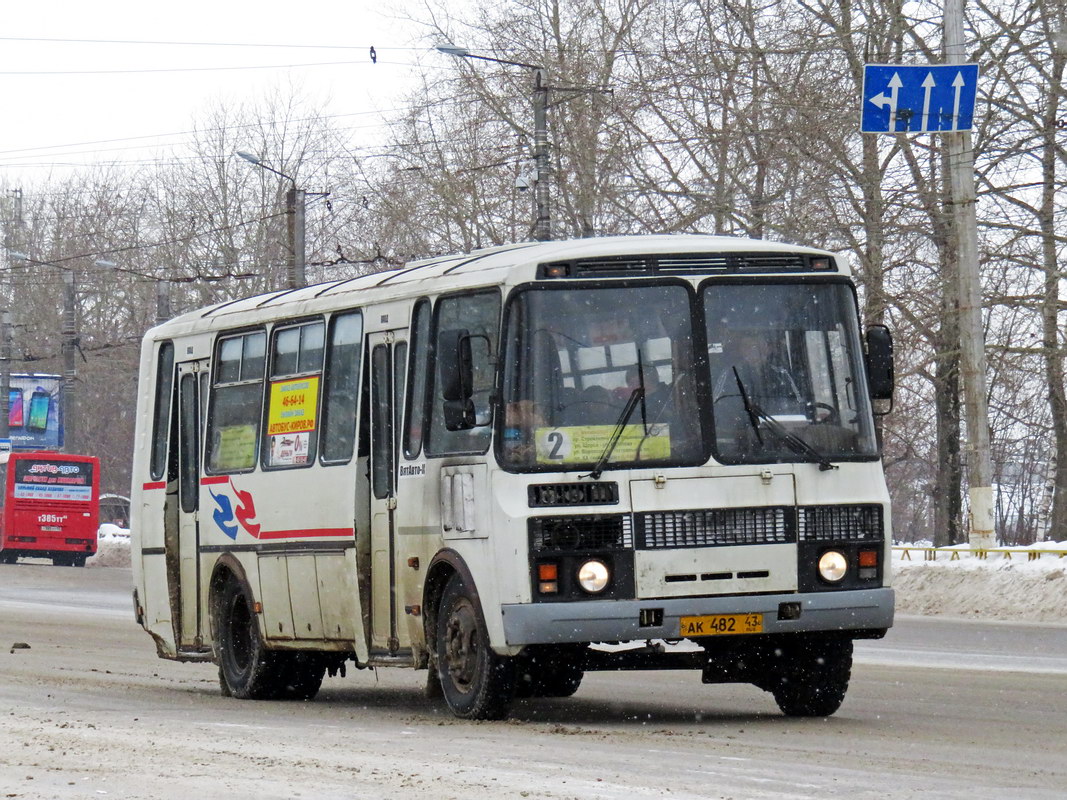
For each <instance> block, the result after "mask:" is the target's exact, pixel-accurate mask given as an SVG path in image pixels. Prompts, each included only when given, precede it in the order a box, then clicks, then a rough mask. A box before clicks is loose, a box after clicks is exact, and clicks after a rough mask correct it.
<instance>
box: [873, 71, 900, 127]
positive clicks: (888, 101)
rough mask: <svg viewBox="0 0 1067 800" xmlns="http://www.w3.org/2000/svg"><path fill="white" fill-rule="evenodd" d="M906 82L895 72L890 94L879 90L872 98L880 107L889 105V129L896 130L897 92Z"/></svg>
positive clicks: (890, 84)
mask: <svg viewBox="0 0 1067 800" xmlns="http://www.w3.org/2000/svg"><path fill="white" fill-rule="evenodd" d="M903 85H904V83H903V82H902V81H901V80H900V76H899V75H898V74H897V73H895V72H894V73H893V77H892V78H890V79H889V89H890V92H889V94H888V95H885V94H882V93H881V92H879V93H878V94H876V95H875V96H874V97H872V98H871V102H872V103H874V104H875V105H876V106H879V107H880V108H885V107H886V106H889V130H895V129H896V124H897V93H898V92H899V91H900V87H901V86H903Z"/></svg>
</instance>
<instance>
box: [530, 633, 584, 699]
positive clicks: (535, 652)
mask: <svg viewBox="0 0 1067 800" xmlns="http://www.w3.org/2000/svg"><path fill="white" fill-rule="evenodd" d="M585 649H586V646H585V645H559V646H554V647H553V646H548V647H535V646H531V647H528V648H527V649H526V651H525V652H524V653H523V654H522V656H521V657H520V658H519V660H518V666H517V667H516V678H515V694H516V695H517V696H518V697H570V696H571V695H572V694H574V693H575V692H577V691H578V687H579V686H581V685H582V678H584V677H585V669H584V668H583V665H584V661H585Z"/></svg>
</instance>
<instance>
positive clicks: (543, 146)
mask: <svg viewBox="0 0 1067 800" xmlns="http://www.w3.org/2000/svg"><path fill="white" fill-rule="evenodd" d="M436 49H437V50H438V52H441V53H445V54H447V55H450V56H455V57H456V58H476V59H478V60H479V61H492V62H494V63H496V64H507V65H509V66H513V67H524V68H525V69H532V70H533V71H534V88H533V117H534V164H535V166H536V173H537V174H536V177H535V180H534V208H533V212H534V239H536V240H537V241H539V242H547V241H550V240H551V239H552V217H551V210H550V208H549V199H550V198H549V181H550V179H551V170H552V167H551V163H550V162H549V159H548V72H547V70H545V68H544V67H541V66H538V65H537V64H525V63H523V62H522V61H508V60H507V59H504V58H493V57H492V56H480V55H477V54H475V53H472V52H470V51H469V50H468V49H467V48H465V47H457V46H456V45H452V44H439V45H437V48H436Z"/></svg>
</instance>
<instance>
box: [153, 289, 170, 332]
mask: <svg viewBox="0 0 1067 800" xmlns="http://www.w3.org/2000/svg"><path fill="white" fill-rule="evenodd" d="M170 318H171V310H170V281H169V280H167V279H166V278H162V279H160V280H158V281H156V324H157V325H161V324H162V323H164V322H166V321H167V320H168V319H170Z"/></svg>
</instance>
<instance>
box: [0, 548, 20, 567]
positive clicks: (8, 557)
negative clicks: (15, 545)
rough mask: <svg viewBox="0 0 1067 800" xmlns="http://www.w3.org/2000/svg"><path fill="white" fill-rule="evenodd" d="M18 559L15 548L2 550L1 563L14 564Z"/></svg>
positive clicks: (0, 553)
mask: <svg viewBox="0 0 1067 800" xmlns="http://www.w3.org/2000/svg"><path fill="white" fill-rule="evenodd" d="M18 560H19V557H18V553H16V552H14V551H13V550H3V551H0V564H14V563H15V562H16V561H18Z"/></svg>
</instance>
